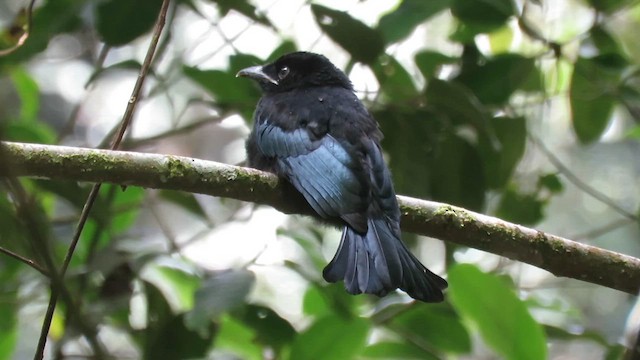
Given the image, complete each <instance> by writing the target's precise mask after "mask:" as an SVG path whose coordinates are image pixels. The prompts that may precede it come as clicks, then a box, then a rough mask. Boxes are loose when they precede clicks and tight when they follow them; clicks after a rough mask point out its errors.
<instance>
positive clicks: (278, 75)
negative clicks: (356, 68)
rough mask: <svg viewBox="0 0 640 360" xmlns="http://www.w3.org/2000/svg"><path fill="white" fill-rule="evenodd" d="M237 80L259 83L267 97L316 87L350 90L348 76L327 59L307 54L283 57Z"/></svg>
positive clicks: (300, 53) (253, 69)
mask: <svg viewBox="0 0 640 360" xmlns="http://www.w3.org/2000/svg"><path fill="white" fill-rule="evenodd" d="M236 76H243V77H248V78H251V79H254V80H256V81H258V83H259V84H260V86H261V87H262V89H263V91H265V92H267V93H279V92H286V91H289V90H293V89H301V88H309V87H315V86H338V87H343V88H347V89H349V90H353V87H352V85H351V81H349V78H348V77H347V75H345V74H344V73H343V72H342V71H341V70H340V69H338V68H337V67H335V65H333V64H332V63H331V61H329V59H327V58H326V57H324V56H322V55H319V54H314V53H310V52H294V53H290V54H286V55H283V56H281V57H280V58H278V60H276V61H274V62H272V63H270V64H267V65H258V66H252V67H249V68H246V69H242V70H240V71H239V72H238V74H237V75H236Z"/></svg>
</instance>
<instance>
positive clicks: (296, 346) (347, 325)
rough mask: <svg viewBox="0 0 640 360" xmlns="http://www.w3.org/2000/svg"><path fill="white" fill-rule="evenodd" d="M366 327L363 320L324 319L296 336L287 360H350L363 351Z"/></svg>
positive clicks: (367, 326)
mask: <svg viewBox="0 0 640 360" xmlns="http://www.w3.org/2000/svg"><path fill="white" fill-rule="evenodd" d="M369 327H370V323H369V321H367V320H366V319H361V318H354V319H351V320H345V319H343V318H341V317H338V316H335V315H330V316H327V317H324V318H322V319H319V320H318V321H316V322H315V323H313V324H312V325H311V326H310V327H309V328H308V329H307V330H305V331H304V332H303V333H301V334H300V335H298V337H297V338H296V339H295V341H294V342H293V345H292V347H291V354H290V356H289V359H292V360H293V359H310V360H311V359H312V360H324V359H326V360H335V359H352V358H353V357H354V356H355V355H356V354H358V353H359V352H360V351H361V350H362V349H363V348H364V346H365V342H366V340H367V334H368V333H369Z"/></svg>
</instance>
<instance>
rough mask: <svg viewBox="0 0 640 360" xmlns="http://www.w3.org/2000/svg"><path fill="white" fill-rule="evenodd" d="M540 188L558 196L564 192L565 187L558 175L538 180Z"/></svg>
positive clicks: (542, 177)
mask: <svg viewBox="0 0 640 360" xmlns="http://www.w3.org/2000/svg"><path fill="white" fill-rule="evenodd" d="M538 187H540V188H543V189H547V190H549V191H550V192H552V193H554V194H557V193H559V192H562V190H564V186H563V185H562V182H561V181H560V178H559V177H558V175H556V174H546V175H542V176H540V177H539V178H538Z"/></svg>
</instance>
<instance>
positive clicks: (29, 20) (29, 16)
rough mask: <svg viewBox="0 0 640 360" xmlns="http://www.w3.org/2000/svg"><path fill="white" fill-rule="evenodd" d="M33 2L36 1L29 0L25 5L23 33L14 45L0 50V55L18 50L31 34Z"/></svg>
mask: <svg viewBox="0 0 640 360" xmlns="http://www.w3.org/2000/svg"><path fill="white" fill-rule="evenodd" d="M35 3H36V0H31V2H30V3H29V6H28V7H27V28H26V29H25V30H24V33H23V34H22V35H21V36H20V38H19V39H18V42H16V44H15V45H13V46H12V47H10V48H8V49H4V50H0V56H6V55H9V54H11V53H12V52H14V51H16V50H18V49H19V48H20V47H22V45H24V43H25V42H26V41H27V39H28V38H29V35H30V34H31V27H32V22H33V6H34V5H35Z"/></svg>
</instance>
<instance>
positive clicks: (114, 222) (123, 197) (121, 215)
mask: <svg viewBox="0 0 640 360" xmlns="http://www.w3.org/2000/svg"><path fill="white" fill-rule="evenodd" d="M110 186H115V187H116V189H115V190H114V191H115V196H114V197H113V201H112V203H111V207H110V209H109V210H110V211H111V214H112V219H111V223H110V230H111V232H112V233H113V234H120V233H122V232H124V231H126V230H129V228H130V227H131V226H132V225H133V224H134V223H135V221H136V219H137V218H138V215H139V214H140V209H141V207H142V200H144V197H145V194H146V192H145V190H144V189H143V188H141V187H127V188H125V189H123V188H122V187H120V186H119V185H110ZM103 188H104V190H107V189H108V187H107V186H104V187H103Z"/></svg>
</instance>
